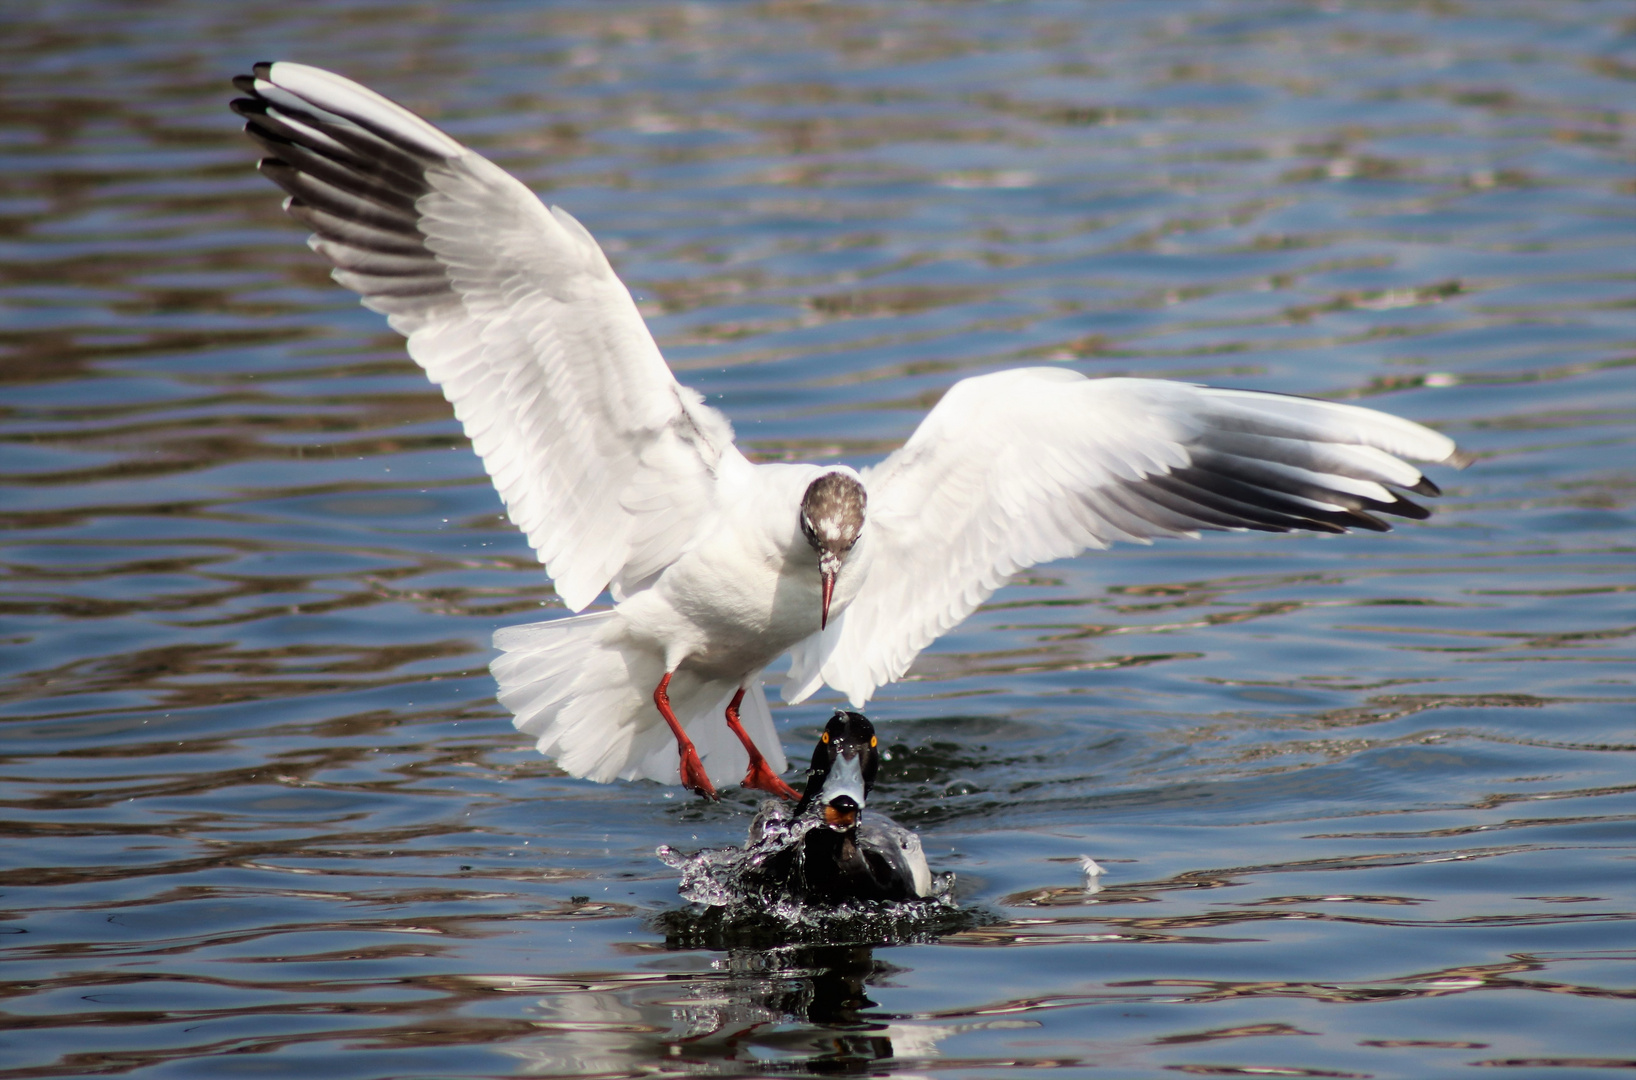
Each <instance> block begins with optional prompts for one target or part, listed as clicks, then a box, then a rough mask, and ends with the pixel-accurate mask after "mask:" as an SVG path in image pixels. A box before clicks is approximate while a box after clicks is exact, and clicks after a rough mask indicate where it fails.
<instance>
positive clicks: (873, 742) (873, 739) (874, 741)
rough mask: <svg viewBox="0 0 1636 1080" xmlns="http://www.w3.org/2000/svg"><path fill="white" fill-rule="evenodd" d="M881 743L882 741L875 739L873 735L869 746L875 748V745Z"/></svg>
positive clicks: (870, 737)
mask: <svg viewBox="0 0 1636 1080" xmlns="http://www.w3.org/2000/svg"><path fill="white" fill-rule="evenodd" d="M879 741H880V740H879V739H876V738H875V737H874V736H873V735H871V736H869V745H870V746H874V745H875V744H876V743H877V742H879Z"/></svg>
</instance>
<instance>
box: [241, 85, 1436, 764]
mask: <svg viewBox="0 0 1636 1080" xmlns="http://www.w3.org/2000/svg"><path fill="white" fill-rule="evenodd" d="M237 85H238V86H239V87H240V88H241V89H242V90H244V91H245V92H246V93H247V94H248V95H249V97H247V98H244V99H240V100H239V101H237V102H235V103H234V106H235V108H236V109H237V110H238V111H239V112H240V113H241V114H242V115H243V116H245V117H246V119H247V120H248V121H249V123H248V125H247V128H246V130H247V131H248V132H249V134H250V135H251V136H252V137H253V138H254V139H256V141H257V142H259V143H260V144H261V145H262V146H263V147H264V148H265V149H266V150H267V151H268V154H269V156H268V157H267V158H265V159H264V160H263V161H262V165H261V168H262V170H263V172H265V173H266V174H267V175H268V176H269V177H270V178H271V179H272V180H273V181H274V182H275V183H277V184H279V186H281V187H283V188H284V189H285V190H286V191H288V192H289V193H290V196H291V198H290V199H289V200H287V201H286V204H285V205H286V209H287V210H288V212H289V213H290V215H291V216H292V217H294V218H295V219H296V220H298V221H300V222H302V223H303V224H306V225H308V226H309V227H311V228H312V229H313V230H314V236H313V237H312V240H311V241H310V243H311V245H312V247H313V248H314V250H316V251H317V252H318V253H319V254H321V255H323V256H324V257H325V258H327V259H329V260H330V262H331V263H332V264H334V268H335V269H334V271H333V276H334V277H335V279H336V280H337V281H339V282H340V283H341V284H343V285H345V286H347V287H348V288H351V289H353V290H355V291H356V292H358V293H359V294H360V295H361V296H362V298H363V302H364V304H365V305H367V306H368V307H370V308H372V309H374V310H376V311H380V312H382V313H383V314H385V315H386V317H387V320H388V322H389V323H390V324H391V325H392V326H393V328H394V329H396V330H398V331H399V332H401V333H402V334H404V335H405V336H406V337H407V338H408V347H409V354H410V356H411V357H413V358H414V360H415V361H416V362H417V363H418V364H420V366H421V367H422V368H424V369H425V370H426V373H427V375H428V376H429V377H430V378H431V379H432V380H433V381H434V382H436V383H437V384H438V385H439V386H441V387H442V389H443V393H444V396H445V397H447V398H448V399H449V401H450V402H452V403H453V405H454V411H455V415H456V416H457V417H458V418H459V420H460V422H461V424H462V425H463V426H464V428H465V430H466V433H467V435H468V436H469V437H470V438H471V441H472V446H473V448H474V449H475V450H476V451H477V453H478V455H479V456H480V457H481V458H482V461H483V465H484V468H485V469H487V470H488V473H489V475H490V476H491V477H492V478H493V480H494V485H495V487H496V489H497V490H498V491H499V493H500V496H501V498H502V499H503V500H504V501H505V504H506V508H507V511H508V513H509V514H510V516H511V518H512V520H513V521H514V522H515V523H516V524H517V526H518V527H519V528H520V529H522V531H523V532H524V534H525V535H526V536H527V537H528V542H529V544H530V545H531V546H532V547H533V548H534V550H535V552H536V553H537V554H538V556H539V558H540V561H541V562H542V563H544V564H545V568H546V570H547V572H548V573H549V574H550V575H551V577H552V578H553V579H554V581H555V585H556V590H557V593H558V595H559V596H560V597H561V598H562V600H563V602H564V603H565V604H566V605H567V606H568V608H569V609H570V610H572V611H576V612H577V611H581V610H583V609H584V608H586V607H587V606H589V605H590V604H591V602H592V601H594V600H595V599H596V598H597V596H599V595H600V594H601V593H602V592H603V591H604V590H606V591H607V592H608V593H609V594H610V595H611V597H612V598H613V600H614V607H613V609H612V610H611V611H605V612H598V613H595V614H591V615H581V616H578V617H576V618H566V619H558V620H553V621H548V622H543V623H535V624H532V625H528V626H519V627H513V628H510V629H507V630H502V631H500V632H499V633H498V634H497V635H495V644H496V646H497V647H498V648H499V649H501V650H502V652H503V655H502V656H500V657H499V658H498V659H496V660H495V662H494V664H493V670H494V674H495V677H496V679H497V680H498V682H499V684H500V700H501V701H502V702H503V703H505V705H506V706H507V707H508V708H509V709H511V711H512V712H513V713H514V714H515V716H516V724H517V726H518V728H519V729H521V730H523V731H526V732H528V733H530V734H532V735H534V736H535V737H536V738H537V740H538V745H539V747H540V749H541V751H542V752H545V753H547V754H550V755H551V756H553V757H554V758H556V760H557V761H558V762H559V763H560V764H561V765H562V766H563V767H564V768H565V769H567V770H568V771H569V772H571V773H573V774H574V775H577V776H586V777H590V778H592V779H595V780H601V781H606V780H611V779H614V778H616V777H624V778H638V777H647V778H650V779H654V780H659V781H661V782H675V781H676V780H677V779H678V778H679V775H680V778H682V779H683V780H684V781H686V782H689V784H690V786H695V787H701V786H703V787H708V785H707V784H705V785H700V784H699V783H697V782H695V781H697V780H699V779H702V776H703V774H708V777H709V779H710V780H711V781H714V782H718V783H719V782H723V781H727V780H731V779H736V778H737V776H738V774H739V773H740V772H742V771H744V770H745V769H746V768H747V767H751V768H753V763H752V744H753V748H755V749H758V750H759V752H760V754H762V755H765V758H766V761H767V765H768V766H769V767H770V769H771V770H772V772H774V773H776V772H780V771H782V770H783V768H784V767H785V759H784V755H783V753H782V751H781V749H780V748H779V743H778V739H777V735H776V732H775V730H774V728H773V724H772V719H771V715H770V713H769V712H768V709H767V705H766V702H765V700H764V698H763V695H762V689H761V679H762V672H763V670H764V669H765V668H766V667H767V666H768V665H769V664H771V663H772V662H773V661H774V660H776V659H777V658H778V657H779V656H780V655H782V654H783V653H785V652H786V651H788V652H790V653H791V654H792V662H791V668H790V673H789V677H788V679H787V680H786V683H785V697H786V698H787V699H788V700H791V701H800V700H803V699H804V698H805V697H807V696H808V695H810V694H811V693H813V692H814V691H816V690H817V689H818V688H819V687H820V686H821V685H823V684H825V683H827V684H829V685H830V686H832V687H834V688H836V689H837V690H840V691H841V692H843V693H845V694H846V695H847V696H848V697H849V698H850V699H851V701H852V702H853V704H854V705H855V706H861V705H862V704H863V703H864V702H865V701H866V700H867V699H868V698H869V696H870V695H871V694H872V693H873V692H874V690H875V689H876V688H877V687H879V686H881V685H882V684H884V683H887V682H890V681H891V680H893V679H896V678H898V677H900V676H901V675H903V673H904V672H905V671H907V670H908V667H909V664H910V663H911V662H912V661H913V659H914V657H915V656H916V655H917V654H918V653H919V652H920V651H921V650H922V649H924V648H925V647H926V646H927V645H928V644H930V643H931V642H932V641H933V640H934V639H935V638H936V637H937V636H938V635H939V634H941V633H943V632H944V631H946V630H948V629H949V628H950V627H952V626H953V625H955V624H956V623H958V622H959V621H960V620H961V619H964V618H965V617H966V616H967V615H969V614H970V613H971V612H972V611H973V610H975V609H976V607H977V606H978V605H979V604H981V603H982V602H983V601H984V600H985V599H987V598H988V597H989V596H990V595H991V594H992V593H993V592H994V590H995V589H997V588H999V587H1000V586H1001V585H1003V584H1004V583H1005V582H1006V580H1007V579H1008V578H1009V577H1010V576H1011V575H1012V574H1014V573H1016V572H1017V571H1018V570H1021V569H1023V568H1025V567H1028V566H1032V565H1034V564H1036V563H1040V562H1044V561H1048V560H1051V559H1058V558H1064V557H1067V556H1071V555H1074V554H1077V553H1078V552H1080V551H1083V550H1085V549H1086V548H1091V547H1106V546H1108V545H1109V544H1111V543H1112V542H1114V541H1116V540H1125V541H1135V542H1139V543H1147V542H1150V541H1151V540H1153V539H1155V538H1158V537H1170V536H1196V535H1197V533H1198V531H1199V530H1201V529H1259V530H1265V531H1278V532H1281V531H1289V530H1292V529H1310V530H1317V531H1325V532H1344V531H1346V530H1348V529H1349V528H1353V527H1361V528H1368V529H1376V530H1380V529H1385V528H1386V525H1385V524H1384V523H1383V522H1381V521H1380V520H1379V519H1378V518H1377V517H1375V516H1374V515H1375V514H1376V513H1387V514H1396V515H1398V516H1405V517H1414V518H1419V517H1425V516H1426V512H1425V511H1424V510H1423V509H1421V508H1420V507H1419V506H1418V505H1417V504H1415V503H1414V502H1412V501H1410V500H1408V499H1406V498H1404V497H1403V496H1402V495H1400V494H1398V493H1397V491H1395V490H1393V489H1403V490H1408V491H1414V492H1419V493H1421V494H1428V495H1433V494H1436V493H1437V489H1436V487H1435V486H1434V485H1432V484H1431V482H1430V481H1428V480H1426V479H1425V478H1424V477H1423V476H1422V475H1421V473H1420V471H1419V470H1418V469H1416V468H1415V467H1414V466H1412V465H1409V464H1407V463H1406V460H1405V459H1407V460H1414V461H1432V462H1448V463H1456V464H1458V463H1459V462H1458V455H1457V453H1456V450H1455V446H1454V444H1453V443H1452V442H1451V441H1450V440H1449V439H1447V438H1446V437H1444V436H1442V435H1440V434H1438V433H1436V432H1433V431H1430V430H1428V429H1427V428H1424V427H1421V426H1420V425H1418V424H1414V423H1411V422H1409V421H1406V420H1400V419H1398V418H1396V417H1392V416H1388V415H1386V414H1383V413H1379V412H1375V411H1372V410H1369V409H1363V408H1358V407H1356V406H1349V405H1338V404H1334V403H1330V402H1323V401H1315V400H1310V399H1305V398H1295V397H1287V396H1283V395H1277V394H1262V393H1256V392H1253V391H1238V390H1218V389H1213V388H1209V387H1202V386H1194V385H1191V384H1186V383H1175V382H1165V381H1160V380H1152V379H1099V380H1091V379H1086V378H1084V377H1083V376H1081V375H1079V374H1077V373H1076V372H1073V371H1071V370H1068V369H1066V368H1022V369H1014V370H1009V371H1000V372H994V373H992V374H988V375H982V376H977V377H974V378H970V379H965V380H962V381H960V382H958V383H956V384H955V385H954V386H953V387H951V388H950V390H949V391H948V393H947V394H946V395H945V396H944V398H943V400H942V401H941V402H940V403H939V404H938V405H937V406H936V407H935V408H934V409H932V411H931V412H930V413H929V414H928V415H927V417H926V419H925V421H924V422H923V423H922V424H921V425H920V427H919V429H917V430H916V431H915V433H914V435H913V436H911V438H910V439H909V441H908V442H907V443H906V444H905V445H904V446H903V448H902V449H900V450H898V451H897V452H896V453H894V454H892V455H891V456H889V457H888V458H886V460H884V461H882V462H881V463H880V464H878V465H876V466H874V467H873V468H870V469H866V470H864V471H863V472H862V473H861V474H859V473H854V472H853V471H852V470H850V469H846V468H844V467H839V466H834V467H820V466H816V465H766V464H754V463H752V462H750V461H749V460H748V459H747V458H745V457H744V455H743V454H741V453H740V452H739V450H738V449H737V447H736V446H734V444H733V434H732V429H731V427H730V425H729V424H728V422H727V420H726V418H725V417H723V416H722V415H721V414H720V413H719V412H717V411H716V410H715V409H713V408H711V407H709V406H708V405H706V404H704V401H703V399H702V398H701V397H700V396H699V395H698V394H697V393H695V392H693V391H692V390H689V389H687V388H686V387H684V386H682V385H681V384H679V383H678V382H677V381H676V379H675V377H674V376H673V375H672V374H671V372H670V369H669V368H668V367H667V366H666V365H665V362H664V359H663V357H662V356H661V355H660V353H659V349H658V347H657V345H655V343H654V341H653V338H652V335H651V334H650V333H649V332H648V329H647V327H646V325H645V324H644V323H643V321H642V318H641V316H640V314H639V313H638V312H637V309H636V305H635V303H634V302H633V301H632V300H631V297H630V293H629V292H628V291H627V290H626V288H625V286H624V285H623V284H622V283H621V282H620V281H619V279H618V277H617V276H616V275H615V274H614V271H613V268H612V267H611V266H610V265H609V263H608V260H607V258H606V257H605V256H604V255H603V253H602V250H601V248H600V247H598V245H597V243H596V241H595V240H594V239H593V238H592V237H591V235H590V233H589V232H587V231H586V229H585V228H584V226H582V225H580V223H579V222H578V221H576V220H574V218H573V217H571V216H570V215H569V214H568V213H567V212H565V211H563V210H561V209H559V208H556V207H547V206H545V205H544V204H543V203H541V202H540V200H539V199H538V198H537V197H535V195H534V194H533V193H532V192H530V191H529V190H528V189H527V188H526V187H524V186H523V185H522V184H521V183H520V182H519V181H517V180H516V179H514V178H513V177H511V176H510V175H509V174H507V173H505V172H504V171H503V170H501V169H500V168H499V167H498V166H496V165H494V164H493V163H492V162H490V161H488V160H487V159H485V158H483V157H481V156H480V155H478V154H477V153H475V152H473V151H471V150H469V149H467V148H465V147H464V146H462V145H460V144H459V143H457V142H455V141H454V140H453V139H451V138H449V137H448V136H447V135H445V134H444V133H443V132H441V131H439V130H438V129H437V128H435V127H433V126H432V125H430V124H428V123H427V122H426V121H424V120H422V119H421V118H419V117H417V116H415V115H414V114H413V113H411V112H409V111H408V110H406V109H403V108H402V107H401V106H398V105H396V104H394V103H392V102H390V101H388V100H387V99H385V98H383V97H380V96H379V95H377V94H375V93H374V92H372V91H370V90H367V89H365V88H364V87H362V86H359V85H358V84H356V83H353V82H351V81H349V80H347V79H344V78H342V77H340V76H338V75H334V74H332V73H330V72H326V71H322V70H320V69H317V68H311V67H306V66H303V65H300V64H291V63H277V64H258V65H256V69H255V74H254V75H253V76H244V77H241V78H240V79H239V80H237ZM837 474H838V478H836V479H835V480H834V482H833V483H831V481H830V480H827V479H825V478H831V477H837ZM825 485H828V487H827V488H825V490H824V491H823V492H820V491H819V490H818V489H819V488H821V487H825ZM826 583H827V587H828V588H832V589H833V595H832V596H829V597H827V599H826V595H827V594H826V591H825V590H826ZM826 619H827V625H826V623H825V620H826ZM656 686H657V687H658V692H659V693H660V694H661V695H663V694H668V703H669V707H670V708H671V709H672V710H673V714H674V717H675V719H676V722H677V729H676V730H677V733H676V734H675V735H674V736H673V734H672V731H671V730H670V729H669V728H668V726H667V723H666V721H665V720H664V719H662V717H661V714H660V712H659V710H658V709H656V708H655V698H654V694H655V687H656ZM741 690H742V691H743V701H742V717H743V721H744V724H745V730H746V732H747V735H746V738H745V740H744V741H743V742H740V741H739V740H738V739H737V738H735V737H732V736H731V735H730V734H729V729H728V728H727V727H726V726H725V725H723V724H722V723H721V722H720V721H718V720H717V719H716V717H715V714H716V713H717V712H719V711H722V710H726V709H728V708H729V705H730V703H732V702H734V701H735V700H736V699H735V695H736V694H738V693H739V691H741ZM683 732H685V737H684V736H683V735H682V733H683ZM688 738H690V739H691V741H692V743H693V744H695V745H696V746H697V750H698V755H699V759H700V761H701V762H702V773H694V774H691V775H692V776H693V779H691V780H690V779H689V774H688V772H687V766H686V764H685V752H684V755H683V756H682V757H681V758H680V759H679V757H678V749H677V748H678V744H679V743H686V742H687V739H688ZM679 760H680V761H682V762H683V764H681V765H680V766H679ZM749 779H750V777H748V776H747V777H746V780H749ZM777 783H779V784H780V785H781V782H777ZM764 786H768V785H767V783H765V782H764ZM785 792H786V793H787V789H785Z"/></svg>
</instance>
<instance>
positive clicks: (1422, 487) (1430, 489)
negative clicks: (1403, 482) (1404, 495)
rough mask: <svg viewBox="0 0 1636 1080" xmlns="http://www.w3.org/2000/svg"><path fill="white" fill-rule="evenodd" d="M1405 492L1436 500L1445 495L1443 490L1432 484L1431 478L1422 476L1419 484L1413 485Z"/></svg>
mask: <svg viewBox="0 0 1636 1080" xmlns="http://www.w3.org/2000/svg"><path fill="white" fill-rule="evenodd" d="M1404 490H1405V491H1412V492H1414V493H1415V494H1416V495H1424V496H1426V497H1427V498H1430V499H1435V498H1436V497H1437V496H1439V495H1441V494H1443V489H1442V488H1440V487H1438V486H1437V485H1436V484H1434V483H1432V481H1431V478H1430V477H1428V476H1422V477H1421V478H1420V480H1419V482H1418V483H1416V484H1413V485H1411V486H1410V487H1407V488H1405V489H1404ZM1411 505H1412V504H1411Z"/></svg>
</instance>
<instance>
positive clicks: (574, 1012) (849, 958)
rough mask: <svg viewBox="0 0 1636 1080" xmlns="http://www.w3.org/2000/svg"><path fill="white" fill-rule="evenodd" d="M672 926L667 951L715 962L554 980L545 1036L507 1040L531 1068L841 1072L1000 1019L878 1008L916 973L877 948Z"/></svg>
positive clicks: (933, 1053)
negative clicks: (729, 938)
mask: <svg viewBox="0 0 1636 1080" xmlns="http://www.w3.org/2000/svg"><path fill="white" fill-rule="evenodd" d="M676 928H677V930H678V933H677V934H667V936H666V942H665V946H664V947H665V948H666V949H667V950H674V951H675V953H686V952H693V951H697V950H700V949H708V950H709V951H712V952H716V953H717V956H716V957H714V958H712V959H711V961H710V963H709V966H708V968H705V969H702V970H698V969H695V970H691V971H686V972H679V971H674V970H665V971H652V972H644V973H640V974H636V973H629V974H625V975H622V976H610V977H607V978H606V981H597V982H595V983H594V985H592V984H581V985H578V986H570V985H566V984H563V983H558V985H557V986H555V987H553V988H552V989H553V990H554V991H555V992H551V993H548V994H547V995H546V996H543V997H541V999H540V1011H541V1017H540V1019H539V1020H537V1021H536V1022H535V1023H536V1027H538V1028H540V1029H542V1031H543V1032H545V1033H547V1034H545V1037H544V1038H540V1039H537V1040H533V1041H531V1042H520V1043H514V1044H511V1045H510V1046H508V1047H507V1050H508V1052H509V1053H513V1054H516V1055H518V1056H519V1057H522V1058H523V1059H524V1060H525V1062H526V1064H525V1067H524V1069H523V1070H522V1071H523V1072H524V1074H526V1075H554V1076H566V1075H576V1076H582V1075H625V1074H627V1073H628V1072H629V1071H631V1070H633V1069H634V1070H639V1071H642V1072H649V1071H653V1070H654V1066H655V1065H656V1064H657V1065H659V1066H661V1067H662V1068H663V1069H664V1070H665V1071H668V1069H669V1067H671V1066H674V1067H675V1068H676V1069H677V1071H685V1072H687V1073H691V1074H696V1075H746V1069H752V1070H767V1071H769V1072H778V1073H814V1074H842V1075H845V1074H854V1073H864V1072H870V1071H872V1070H874V1069H876V1068H878V1067H879V1063H880V1062H882V1061H886V1060H892V1061H894V1062H897V1063H899V1064H902V1063H905V1062H913V1061H917V1060H924V1059H927V1058H935V1057H937V1056H938V1043H940V1042H941V1041H942V1040H944V1039H946V1038H948V1037H949V1036H951V1035H955V1034H958V1033H960V1032H963V1031H969V1030H972V1029H973V1028H980V1027H991V1026H995V1023H994V1022H993V1021H985V1020H975V1021H966V1022H958V1023H927V1022H925V1021H919V1020H914V1019H913V1018H910V1017H906V1016H899V1015H896V1014H894V1013H891V1012H889V1011H884V1010H882V1009H881V1007H880V1005H879V1004H878V1003H877V1001H876V1000H875V999H874V998H872V997H871V996H870V992H871V990H872V989H873V988H877V987H881V988H885V987H890V986H891V985H892V983H893V982H894V981H895V980H898V979H901V978H902V977H903V976H906V975H907V974H908V973H909V969H908V968H906V967H903V966H900V965H897V964H893V963H890V962H888V961H885V960H882V959H880V958H879V957H878V956H877V955H876V950H877V947H878V946H877V945H875V944H860V943H851V944H798V945H788V944H786V945H772V946H764V945H738V946H732V947H729V948H726V949H721V950H717V949H712V948H710V947H709V946H703V945H700V944H699V943H698V941H697V939H696V938H695V937H694V936H693V934H692V933H691V932H690V928H689V927H687V926H686V925H685V924H682V923H679V924H677V925H676ZM718 943H719V942H718ZM880 944H881V945H887V944H892V943H886V942H882V943H880ZM672 955H673V959H674V960H675V961H677V962H681V961H683V959H684V958H683V957H680V956H675V955H674V953H673V954H672ZM665 966H666V967H667V968H668V967H670V966H671V965H670V963H666V964H665ZM593 978H594V977H593ZM553 982H557V980H553ZM1002 1023H1003V1025H1004V1026H1015V1023H1016V1022H1015V1021H1004V1022H1002ZM1028 1026H1033V1024H1032V1023H1030V1024H1029V1025H1028ZM752 1075H753V1073H752Z"/></svg>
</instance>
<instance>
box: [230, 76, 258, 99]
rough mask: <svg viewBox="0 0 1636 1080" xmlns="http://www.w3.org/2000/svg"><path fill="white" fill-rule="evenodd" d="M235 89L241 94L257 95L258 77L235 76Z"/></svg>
mask: <svg viewBox="0 0 1636 1080" xmlns="http://www.w3.org/2000/svg"><path fill="white" fill-rule="evenodd" d="M233 89H235V90H237V91H238V92H239V93H241V94H253V93H255V92H256V77H255V76H254V75H235V76H233Z"/></svg>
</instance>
